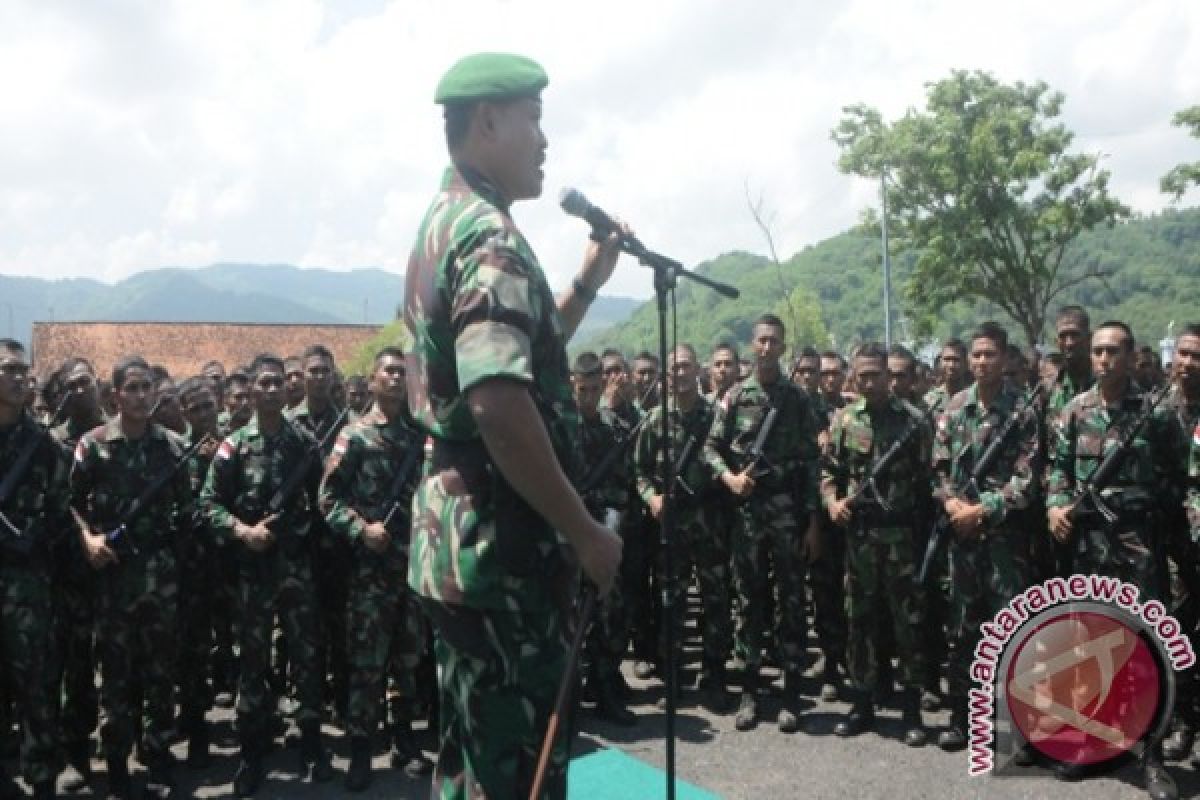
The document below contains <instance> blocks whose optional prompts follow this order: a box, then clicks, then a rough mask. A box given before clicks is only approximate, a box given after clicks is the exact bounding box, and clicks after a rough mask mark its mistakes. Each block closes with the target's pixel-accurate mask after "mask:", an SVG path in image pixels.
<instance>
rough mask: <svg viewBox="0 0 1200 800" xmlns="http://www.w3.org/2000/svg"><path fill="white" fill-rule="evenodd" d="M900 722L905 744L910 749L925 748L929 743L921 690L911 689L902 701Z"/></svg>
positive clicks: (906, 691) (907, 689)
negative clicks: (922, 716)
mask: <svg viewBox="0 0 1200 800" xmlns="http://www.w3.org/2000/svg"><path fill="white" fill-rule="evenodd" d="M900 704H901V706H900V707H901V712H900V721H901V724H902V725H903V726H904V743H905V744H906V745H908V746H909V747H924V746H925V743H926V742H928V741H929V734H928V733H927V732H926V730H925V722H924V721H923V720H922V719H921V690H920V689H917V688H915V687H909V688H906V689H905V690H904V697H903V698H901V700H900Z"/></svg>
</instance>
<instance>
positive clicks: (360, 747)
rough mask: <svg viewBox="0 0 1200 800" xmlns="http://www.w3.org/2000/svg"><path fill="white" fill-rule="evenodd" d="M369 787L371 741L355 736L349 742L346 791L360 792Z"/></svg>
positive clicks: (364, 737)
mask: <svg viewBox="0 0 1200 800" xmlns="http://www.w3.org/2000/svg"><path fill="white" fill-rule="evenodd" d="M370 785H371V740H370V739H368V738H367V737H366V736H355V737H354V738H353V739H351V740H350V766H349V767H348V768H347V769H346V791H348V792H362V791H365V790H366V788H367V787H368V786H370Z"/></svg>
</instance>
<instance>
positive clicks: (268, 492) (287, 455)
mask: <svg viewBox="0 0 1200 800" xmlns="http://www.w3.org/2000/svg"><path fill="white" fill-rule="evenodd" d="M316 446H317V443H316V441H315V440H314V439H313V437H312V434H310V433H309V432H308V431H306V430H304V429H302V428H300V427H299V426H298V425H295V424H293V423H292V422H290V421H289V420H288V419H287V418H286V417H285V418H284V419H283V420H282V421H281V426H280V429H279V431H278V432H277V433H276V434H275V435H273V436H268V435H267V434H265V433H263V432H262V431H261V430H260V429H259V426H258V414H255V415H254V416H253V417H252V418H251V419H250V422H248V423H246V425H245V427H242V428H239V429H238V430H236V431H234V432H233V433H231V434H230V435H229V436H227V437H225V439H224V440H223V441H222V442H221V446H220V447H218V448H217V452H216V455H215V456H214V457H213V461H212V466H211V467H209V470H208V476H207V477H206V479H205V481H204V490H203V492H202V493H201V495H200V504H201V507H202V509H203V512H204V517H205V519H206V520H207V522H208V526H209V528H210V529H211V530H212V531H213V532H214V533H216V534H217V535H218V536H222V537H224V538H227V539H229V538H232V537H233V529H234V523H235V522H236V521H238V520H240V521H241V522H243V523H244V524H246V525H254V524H256V523H257V522H258V521H259V520H261V519H262V518H263V517H265V516H266V515H267V506H268V504H269V503H270V502H271V497H272V495H274V494H275V491H276V490H277V489H279V488H280V487H281V486H283V484H284V483H285V482H286V481H287V480H288V478H289V476H290V475H292V474H293V473H294V472H295V471H296V470H298V469H301V468H304V463H305V458H306V457H307V456H308V454H309V453H311V452H312V451H313V450H315V449H316ZM320 480H321V462H320V460H319V459H316V458H309V459H308V466H307V468H306V475H305V477H304V478H303V480H302V481H301V485H300V486H299V487H298V488H297V490H296V491H295V492H293V493H292V496H291V498H290V500H289V502H288V503H287V504H285V506H284V508H283V513H282V514H281V516H280V518H279V520H278V521H277V522H276V523H275V524H274V525H272V529H273V530H277V531H283V532H285V535H290V536H295V537H303V536H306V535H307V534H308V531H309V527H310V526H311V524H312V514H313V509H314V508H315V506H316V502H315V501H316V496H317V487H318V485H319V483H320ZM281 538H282V537H281Z"/></svg>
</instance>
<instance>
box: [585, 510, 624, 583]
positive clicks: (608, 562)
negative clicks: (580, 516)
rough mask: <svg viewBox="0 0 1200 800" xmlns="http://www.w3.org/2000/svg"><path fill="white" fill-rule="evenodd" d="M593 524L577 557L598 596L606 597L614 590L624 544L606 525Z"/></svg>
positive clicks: (593, 522)
mask: <svg viewBox="0 0 1200 800" xmlns="http://www.w3.org/2000/svg"><path fill="white" fill-rule="evenodd" d="M591 522H592V529H591V530H590V531H589V532H588V534H587V535H586V537H584V538H583V543H582V545H581V546H580V547H578V548H577V555H578V556H579V565H580V566H581V567H582V568H583V572H584V574H585V575H587V576H588V578H589V579H590V580H591V581H592V583H594V584H596V590H597V593H598V595H599V596H600V597H604V596H605V595H606V594H608V592H609V590H610V589H612V585H613V581H615V580H616V578H617V568H618V567H619V566H620V565H621V550H622V548H623V547H624V543H623V542H622V541H621V537H620V536H617V534H616V533H614V532H613V531H611V530H609V529H608V528H607V527H605V526H604V525H601V524H600V523H598V522H595V521H591Z"/></svg>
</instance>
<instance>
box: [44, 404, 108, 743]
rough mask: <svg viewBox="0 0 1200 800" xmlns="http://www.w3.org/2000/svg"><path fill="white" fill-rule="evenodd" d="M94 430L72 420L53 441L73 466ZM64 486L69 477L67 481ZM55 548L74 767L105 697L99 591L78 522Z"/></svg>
mask: <svg viewBox="0 0 1200 800" xmlns="http://www.w3.org/2000/svg"><path fill="white" fill-rule="evenodd" d="M93 427H95V426H94V425H87V426H86V427H85V426H84V425H80V424H79V423H77V422H76V421H75V420H74V419H73V418H68V419H67V421H66V422H64V423H62V424H61V425H59V426H58V427H57V428H55V429H54V430H53V431H51V435H53V436H54V438H55V440H56V441H57V442H58V443H59V446H60V447H61V448H62V453H63V460H64V462H66V463H70V459H71V458H73V457H74V453H75V446H76V445H77V444H79V440H80V439H81V438H82V437H83V435H84V434H85V433H87V432H88V431H89V430H91V429H92V428H93ZM63 481H64V486H65V484H66V476H64V477H63ZM65 533H66V534H67V535H64V536H61V537H59V538H58V539H57V540H56V542H55V546H54V553H53V558H54V566H55V575H54V619H55V634H56V635H55V653H54V659H53V660H54V668H53V669H54V673H55V675H56V678H55V683H56V684H57V685H59V687H60V689H58V690H56V691H58V692H59V720H58V723H59V728H60V730H59V732H60V734H61V740H62V748H63V751H64V753H65V754H66V756H67V758H68V760H69V761H70V762H71V763H72V764H75V765H77V766H78V765H86V764H87V763H88V760H89V759H90V757H91V744H90V742H89V741H88V739H89V738H90V737H91V735H92V731H94V730H95V729H96V724H97V723H98V722H99V720H100V712H99V709H100V695H99V693H98V692H97V691H96V599H97V596H96V588H97V576H96V572H95V570H93V569H92V568H91V567H90V566H89V565H88V563H87V560H86V559H85V558H84V555H83V546H82V544H81V543H80V541H79V535H78V533H77V531H76V529H75V524H74V521H73V520H72V521H71V525H70V528H69V529H68V530H67V531H65Z"/></svg>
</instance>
